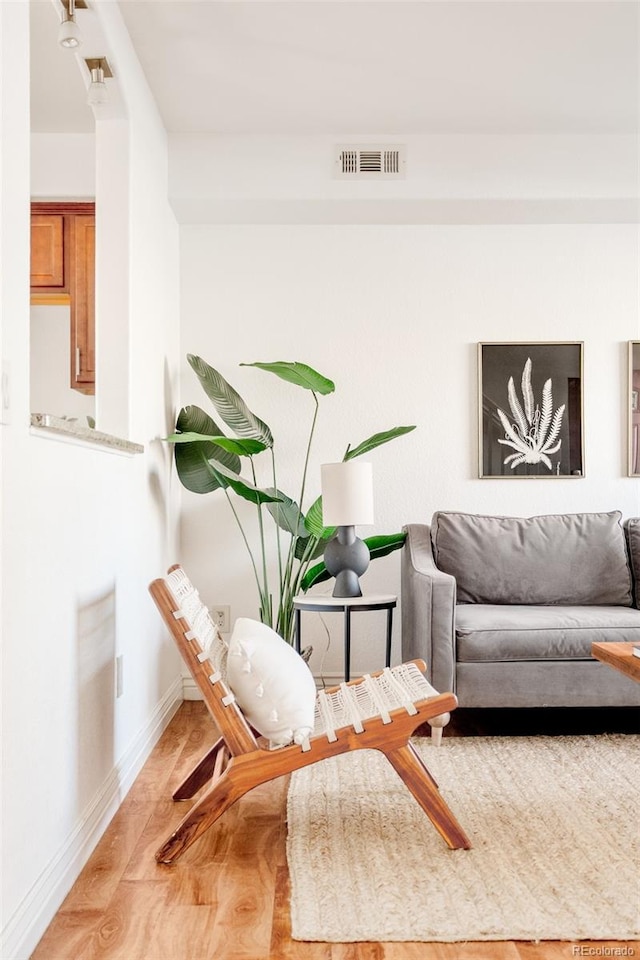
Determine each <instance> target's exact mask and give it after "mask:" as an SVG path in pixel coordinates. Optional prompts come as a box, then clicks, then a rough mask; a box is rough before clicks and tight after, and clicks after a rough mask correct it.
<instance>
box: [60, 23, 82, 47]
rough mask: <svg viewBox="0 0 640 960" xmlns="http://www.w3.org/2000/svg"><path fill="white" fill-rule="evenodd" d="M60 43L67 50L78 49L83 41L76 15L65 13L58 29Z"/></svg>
mask: <svg viewBox="0 0 640 960" xmlns="http://www.w3.org/2000/svg"><path fill="white" fill-rule="evenodd" d="M58 43H59V44H60V46H61V47H63V48H64V49H65V50H76V49H77V48H78V47H79V46H80V44H81V43H82V34H81V33H80V28H79V27H78V24H77V23H76V20H75V17H72V16H71V15H65V17H64V18H63V20H62V23H61V24H60V27H59V29H58Z"/></svg>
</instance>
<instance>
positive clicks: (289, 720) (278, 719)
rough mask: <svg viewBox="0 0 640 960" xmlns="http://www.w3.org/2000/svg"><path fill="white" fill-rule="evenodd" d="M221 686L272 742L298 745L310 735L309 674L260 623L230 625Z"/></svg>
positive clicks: (313, 696) (244, 620) (312, 699)
mask: <svg viewBox="0 0 640 960" xmlns="http://www.w3.org/2000/svg"><path fill="white" fill-rule="evenodd" d="M227 682H228V685H229V687H230V688H231V691H232V692H233V694H234V696H235V698H236V700H237V701H238V704H239V706H240V708H241V710H242V712H243V713H244V715H245V716H246V718H247V720H248V721H249V723H250V724H251V725H252V726H253V727H255V729H256V730H257V731H258V732H259V733H261V734H262V735H263V736H264V737H267V738H268V739H269V740H270V741H271V742H272V743H275V744H278V745H280V746H282V745H284V744H287V743H291V742H292V741H294V742H295V743H303V741H304V740H305V739H306V738H307V737H308V736H309V734H310V733H311V732H312V730H313V719H314V710H315V702H316V685H315V681H314V679H313V676H312V673H311V671H310V670H309V667H308V666H307V664H306V663H305V662H304V660H303V659H302V657H301V656H300V654H299V653H297V652H296V650H294V648H293V647H291V646H289V644H288V643H286V642H285V641H284V640H283V639H282V637H280V636H279V635H278V634H277V633H276V632H275V630H272V629H271V627H268V626H267V625H266V624H264V623H258V621H257V620H249V619H248V618H247V617H239V618H238V619H237V620H236V622H235V625H234V628H233V633H232V635H231V641H230V643H229V655H228V658H227Z"/></svg>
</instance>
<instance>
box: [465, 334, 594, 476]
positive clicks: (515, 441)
mask: <svg viewBox="0 0 640 960" xmlns="http://www.w3.org/2000/svg"><path fill="white" fill-rule="evenodd" d="M582 353H583V344H582V342H577V341H575V342H555V343H479V344H478V387H479V431H480V438H479V475H480V477H486V478H489V477H490V478H503V477H536V478H540V477H583V476H584V467H583V464H584V450H583V429H582V410H583V403H582V364H583V359H582Z"/></svg>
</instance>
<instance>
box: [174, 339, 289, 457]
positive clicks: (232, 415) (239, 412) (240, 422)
mask: <svg viewBox="0 0 640 960" xmlns="http://www.w3.org/2000/svg"><path fill="white" fill-rule="evenodd" d="M187 360H188V361H189V363H190V364H191V367H192V369H193V371H194V372H195V374H196V376H197V377H198V379H199V381H200V383H201V384H202V388H203V390H204V392H205V393H206V395H207V396H208V397H209V399H210V400H211V402H212V403H213V405H214V407H215V408H216V410H217V411H218V413H219V414H220V416H221V417H222V419H223V420H224V422H225V423H226V424H227V426H228V427H230V428H231V429H232V430H233V432H234V433H235V434H236V435H237V436H239V437H251V438H252V439H253V440H259V441H260V442H261V443H264V445H265V447H272V446H273V435H272V433H271V430H270V429H269V427H268V426H267V425H266V423H264V421H262V420H261V419H260V418H259V417H257V416H256V415H255V413H252V412H251V410H249V407H248V406H247V405H246V403H245V402H244V400H243V399H242V397H241V396H240V394H239V393H237V392H236V391H235V390H234V389H233V387H232V386H231V384H230V383H227V381H226V380H225V378H224V377H223V376H222V374H221V373H218V371H217V370H214V369H213V367H211V366H209V364H208V363H206V361H204V360H203V359H202V357H196V356H194V355H193V354H192V353H189V354H187Z"/></svg>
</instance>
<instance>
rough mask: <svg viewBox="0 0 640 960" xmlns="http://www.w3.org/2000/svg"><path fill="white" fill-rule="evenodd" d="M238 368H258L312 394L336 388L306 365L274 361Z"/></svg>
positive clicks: (295, 362) (331, 390)
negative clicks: (310, 391) (311, 391)
mask: <svg viewBox="0 0 640 960" xmlns="http://www.w3.org/2000/svg"><path fill="white" fill-rule="evenodd" d="M240 366H241V367H259V369H260V370H268V371H269V372H270V373H275V375H276V376H277V377H280V378H281V379H282V380H287V381H288V382H289V383H295V384H296V386H298V387H304V388H305V390H313V392H314V393H321V394H327V393H333V391H334V390H335V388H336V385H335V383H334V382H333V381H332V380H329V379H327V377H323V376H322V374H321V373H318V371H317V370H314V369H313V368H312V367H308V366H307V364H306V363H298V362H297V361H289V360H276V361H275V362H274V363H241V364H240Z"/></svg>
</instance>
